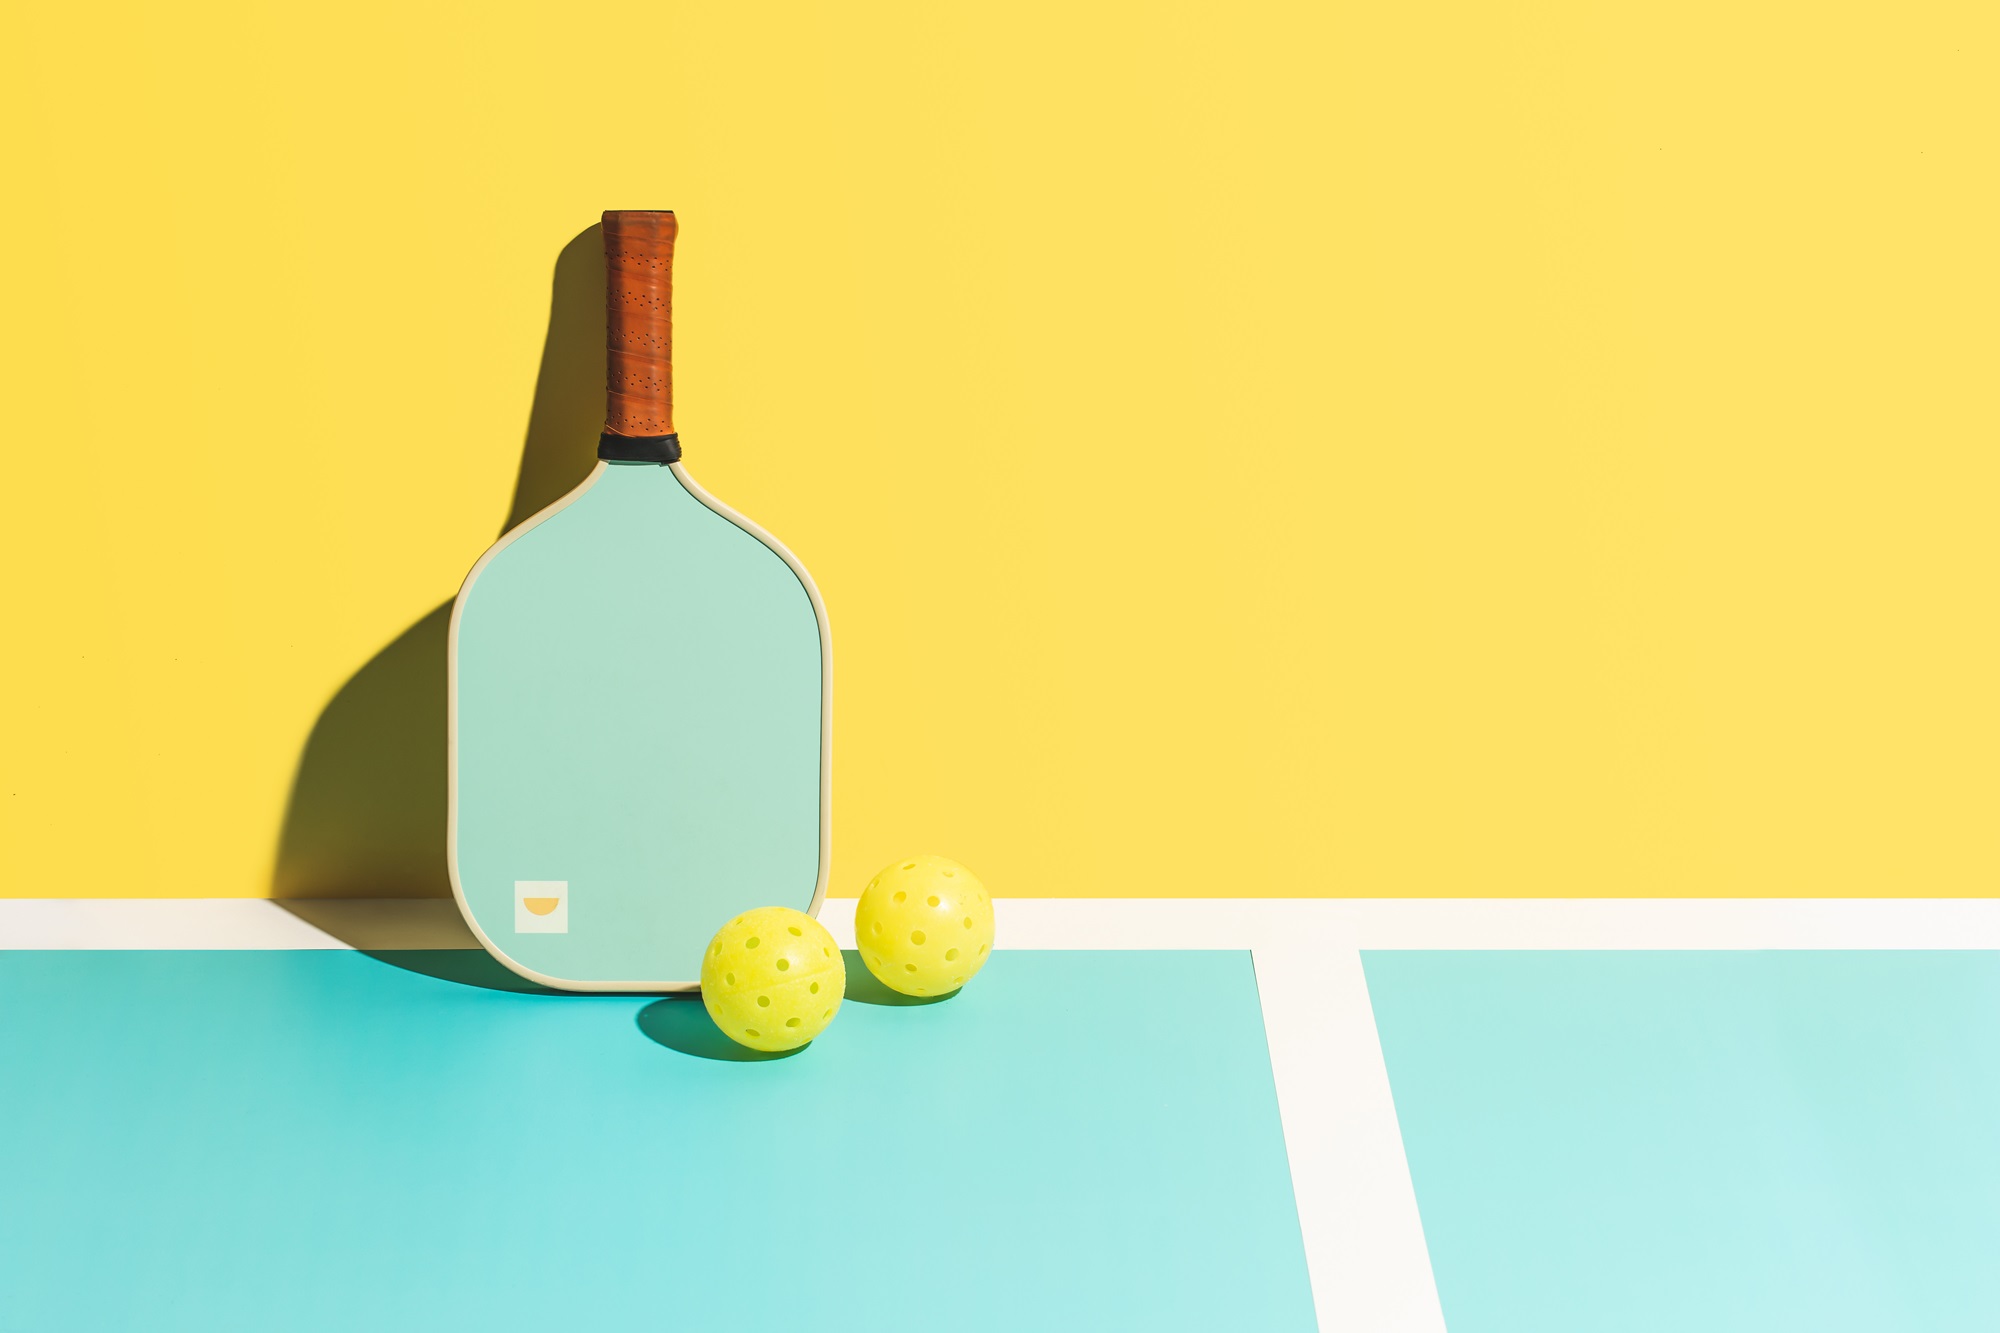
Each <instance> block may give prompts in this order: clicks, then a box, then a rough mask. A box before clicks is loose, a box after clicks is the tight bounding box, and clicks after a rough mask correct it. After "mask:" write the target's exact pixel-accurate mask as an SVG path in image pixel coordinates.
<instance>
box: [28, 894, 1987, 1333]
mask: <svg viewBox="0 0 2000 1333" xmlns="http://www.w3.org/2000/svg"><path fill="white" fill-rule="evenodd" d="M994 907H995V911H996V913H997V916H998V928H999V935H1000V943H1001V944H1003V945H1005V946H1007V947H1009V948H1016V949H1248V950H1250V951H1251V955H1252V958H1253V960H1254V962H1255V966H1256V969H1257V990H1258V996H1259V999H1260V1001H1261V1002H1262V1005H1263V1009H1264V1030H1265V1039H1266V1041H1267V1042H1268V1044H1269V1046H1270V1051H1271V1067H1272V1075H1273V1078H1274V1079H1275V1081H1276V1084H1277V1095H1278V1110H1279V1116H1280V1118H1281V1120H1282V1122H1283V1125H1284V1134H1285V1150H1286V1153H1287V1155H1288V1157H1289V1159H1290V1163H1291V1170H1292V1184H1293V1193H1294V1195H1295V1197H1296V1199H1297V1201H1298V1209H1299V1227H1300V1230H1301V1232H1302V1234H1303V1236H1304V1239H1305V1250H1306V1263H1307V1268H1308V1271H1309V1272H1310V1274H1311V1278H1312V1287H1313V1301H1314V1306H1315V1308H1316V1310H1317V1312H1318V1316H1319V1322H1320V1326H1321V1327H1322V1328H1324V1329H1327V1330H1330V1331H1331V1330H1348V1329H1357V1330H1366V1331H1367V1333H1376V1331H1377V1330H1384V1331H1393V1333H1403V1331H1404V1330H1409V1331H1410V1333H1442V1330H1443V1329H1444V1317H1443V1314H1442V1312H1441V1311H1440V1309H1439V1306H1438V1299H1437V1288H1436V1284H1435V1282H1434V1281H1433V1278H1432V1275H1431V1267H1430V1258H1429V1254H1428V1251H1427V1250H1426V1248H1425V1245H1424V1236H1423V1227H1422V1223H1421V1221H1420V1220H1419V1217H1418V1213H1417V1202H1416V1194H1415V1191H1414V1189H1413V1188H1412V1186H1411V1183H1410V1174H1409V1167H1408V1164H1407V1161H1406V1159H1405V1157H1404V1154H1403V1142H1402V1135H1401V1132H1400V1131H1399V1130H1398V1128H1397V1125H1396V1110H1395V1102H1394V1099H1393V1098H1392V1096H1391V1094H1390V1090H1389V1078H1388V1072H1387V1069H1386V1068H1385V1066H1384V1064H1383V1060H1382V1048H1381V1043H1380V1041H1379V1040H1378V1039H1377V1037H1376V1032H1375V1020H1374V1013H1373V1010H1372V1008H1371V1007H1370V1004H1369V999H1368V987H1367V982H1366V978H1365V977H1364V976H1363V974H1362V970H1361V958H1360V951H1361V950H1363V949H2000V901H1996V900H1989V899H1963V898H1951V899H1847V898H1838V899H1827V898H1812V899H1806V898H1763V899H1700V898H1695V899H1606V898H1590V899H1520V898H1431V899H1405V898H1375V899H1369V898H1349V899H1297V898H1262V899H1242V900H1229V899H1204V898H1090V899H1061V898H1004V899H999V900H997V901H996V902H995V904H994ZM820 919H821V920H822V921H824V922H825V923H826V925H827V928H828V929H829V930H831V931H832V932H833V935H834V937H835V938H836V939H837V940H839V941H840V944H841V947H843V948H852V947H853V945H854V900H853V899H851V898H829V899H827V900H826V901H825V903H824V904H823V906H822V909H821V913H820ZM471 947H476V942H475V941H474V940H473V938H472V935H471V933H470V932H469V931H468V930H467V929H466V928H465V925H464V923H463V922H462V921H461V920H460V919H459V916H458V911H457V908H456V906H455V904H453V903H452V902H451V901H450V900H448V899H423V900H365V899H357V900H351V901H350V900H335V899H319V900H314V901H310V902H298V903H292V904H290V905H289V906H288V907H280V906H279V905H277V904H276V903H273V902H270V901H267V900H264V899H255V898H195V899H190V898H179V899H143V898H123V899H0V949H344V948H366V949H394V948H405V949H408V948H426V949H439V948H471Z"/></svg>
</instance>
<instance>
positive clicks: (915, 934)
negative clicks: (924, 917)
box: [910, 930, 924, 944]
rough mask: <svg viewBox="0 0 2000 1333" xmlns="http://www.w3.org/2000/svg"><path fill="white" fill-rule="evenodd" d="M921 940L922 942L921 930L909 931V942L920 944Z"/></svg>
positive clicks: (922, 934)
mask: <svg viewBox="0 0 2000 1333" xmlns="http://www.w3.org/2000/svg"><path fill="white" fill-rule="evenodd" d="M923 942H924V932H922V931H921V930H913V931H911V932H910V943H912V944H922V943H923Z"/></svg>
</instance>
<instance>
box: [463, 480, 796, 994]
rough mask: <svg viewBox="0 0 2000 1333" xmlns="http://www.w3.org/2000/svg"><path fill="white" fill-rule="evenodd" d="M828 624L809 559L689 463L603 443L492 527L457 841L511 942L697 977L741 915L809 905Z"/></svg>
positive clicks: (469, 644)
mask: <svg viewBox="0 0 2000 1333" xmlns="http://www.w3.org/2000/svg"><path fill="white" fill-rule="evenodd" d="M822 645H823V639H822V635H821V627H820V623H819V617H818V613H817V610H816V608H815V605H814V599H813V598H812V597H811V596H809V595H808V593H807V591H806V587H805V585H804V584H803V583H802V582H801V581H800V577H799V575H798V574H797V573H795V572H794V570H793V568H792V566H791V565H790V564H788V563H787V562H786V560H785V559H784V558H783V557H782V556H780V555H779V554H778V552H776V551H775V550H773V549H772V548H771V547H769V546H766V545H765V544H764V543H763V542H762V541H760V540H759V539H758V538H757V537H755V536H754V535H752V534H751V533H750V532H748V531H746V530H745V529H743V528H741V527H738V526H737V525H736V524H735V523H733V522H731V521H730V520H729V519H727V518H725V517H723V516H722V515H721V514H719V513H717V512H715V511H714V510H712V509H710V508H709V507H708V506H707V505H704V504H703V503H702V502H701V501H700V500H697V499H696V498H695V497H694V495H692V494H690V493H689V491H688V490H687V488H686V487H685V486H684V485H683V484H682V482H681V479H680V477H679V476H678V475H677V472H676V470H675V469H672V468H665V467H656V466H644V465H639V466H617V465H607V466H601V467H600V468H599V469H598V470H597V472H596V474H595V475H594V477H593V479H592V480H591V481H590V482H589V483H586V486H585V488H584V489H583V490H582V491H581V492H580V493H578V494H577V495H576V498H575V499H573V500H572V501H571V502H570V503H569V504H568V505H567V506H566V507H564V508H562V509H560V510H557V511H556V512H554V513H553V514H551V515H550V516H549V517H547V518H546V519H544V520H542V521H541V522H540V523H538V524H536V525H534V526H533V527H531V528H528V529H526V530H524V531H522V532H521V533H520V535H519V536H517V537H515V538H514V540H512V541H511V542H509V543H507V544H505V545H503V546H499V547H496V548H495V549H494V551H493V552H492V553H491V554H490V555H489V556H488V557H487V559H486V560H485V561H484V562H483V564H482V566H481V567H479V568H476V569H475V570H474V572H473V575H472V577H471V578H470V579H468V580H467V581H466V585H465V587H464V589H463V590H461V591H460V593H459V598H458V607H457V612H456V614H455V616H454V619H453V628H452V672H453V680H452V685H453V694H452V699H453V739H452V745H453V749H454V753H453V759H454V765H453V807H452V852H451V855H452V861H453V866H452V869H453V879H454V882H455V884H456V886H457V890H458V893H459V897H460V901H461V905H462V906H463V908H464V909H465V911H466V914H467V916H468V917H469V918H470V919H471V921H472V924H473V925H474V927H475V928H476V929H477V930H478V932H479V933H480V934H481V935H482V936H483V937H484V938H485V939H486V940H487V941H488V944H489V947H491V948H492V949H493V950H494V952H495V954H496V955H498V956H499V957H500V958H501V960H502V961H503V962H508V963H511V964H512V965H513V966H515V967H516V969H517V970H524V971H526V972H528V973H530V974H533V975H535V976H536V977H537V979H539V980H543V981H545V982H546V983H547V984H550V985H557V986H562V985H568V986H571V987H574V988H577V989H604V988H619V987H637V986H659V985H677V984H685V983H692V982H694V981H695V980H697V979H698V977H699V975H700V970H701V951H702V948H703V946H704V945H706V944H707V942H708V940H709V938H710V936H712V935H713V934H714V933H715V931H716V930H717V928H719V927H720V926H721V925H722V924H723V923H724V922H725V921H727V920H728V919H729V918H730V917H732V916H735V915H736V914H737V913H739V912H742V911H744V910H746V909H748V908H751V907H764V906H772V905H779V906H786V907H796V908H798V909H800V910H801V911H806V910H810V909H811V907H812V906H813V903H814V898H815V894H816V892H817V889H818V887H819V883H820V871H821V867H820V858H821V854H822V846H823V839H822V828H821V820H822V817H823V810H824V801H823V794H822V791H821V783H822V772H823V756H822V753H821V748H822V744H823V737H824V722H825V719H824V717H823V715H822V709H823V702H824V689H825V687H824V679H825V670H826V662H825V661H824V654H823V648H822Z"/></svg>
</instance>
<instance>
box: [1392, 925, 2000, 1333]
mask: <svg viewBox="0 0 2000 1333" xmlns="http://www.w3.org/2000/svg"><path fill="white" fill-rule="evenodd" d="M1364 963H1365V966H1366V969H1367V975H1368V988H1369V994H1370V998H1371V1000H1372V1003H1373V1005H1374V1010H1375V1018H1376V1024H1377V1027H1378V1030H1379V1031H1380V1033H1381V1038H1382V1048H1383V1054H1384V1056H1385V1058H1386V1061H1387V1064H1388V1070H1389V1078H1390V1083H1391V1085H1392V1087H1393V1089H1394V1093H1395V1100H1396V1114H1397V1117H1398V1119H1399V1121H1400V1122H1401V1126H1402V1133H1403V1142H1404V1146H1405V1148H1406V1150H1407V1152H1408V1154H1409V1162H1410V1172H1411V1176H1412V1178H1413V1180H1414V1182H1415V1185H1416V1193H1417V1203H1418V1207H1419V1210H1420V1211H1421V1213H1422V1215H1423V1225H1424V1235H1425V1238H1426V1241H1427V1243H1428V1245H1429V1249H1430V1257H1431V1264H1432V1267H1433V1269H1434V1270H1435V1273H1436V1277H1437V1285H1438V1292H1439V1295H1440V1297H1441V1298H1442V1301H1443V1307H1444V1317H1445V1322H1446V1324H1447V1325H1448V1326H1449V1327H1450V1329H1451V1330H1452V1333H1501V1331H1502V1330H1506V1331H1507V1333H1514V1331H1515V1330H1521V1331H1522V1333H1526V1331H1527V1330H1533V1331H1534V1333H1585V1330H1589V1331H1590V1333H1601V1331H1602V1330H1607V1329H1617V1330H1621V1333H1650V1331H1651V1330H1660V1331H1662V1333H1664V1331H1665V1330H1673V1331H1674V1333H1685V1331H1686V1330H1690V1329H1700V1330H1704V1331H1705V1333H1737V1331H1738V1330H1741V1331H1742V1333H1751V1331H1752V1330H1755V1331H1756V1333H1769V1331H1770V1330H1775V1329H1811V1330H1814V1333H1832V1331H1834V1330H1856V1331H1857V1333H1858V1331H1860V1330H1867V1331H1868V1333H1881V1331H1882V1330H1888V1329H1894V1330H1898V1333H1913V1331H1917V1330H1947V1329H1949V1330H1964V1329H1972V1328H1992V1327H1995V1326H1996V1325H2000V1035H1996V1034H2000V954H1994V953H1973V952H1921V953H1918V952H1890V951H1883V952H1865V953H1860V952H1854V953H1849V952H1727V953H1709V952H1674V953H1651V952H1646V953H1630V952H1619V953H1599V952H1562V953H1541V952H1380V953H1368V954H1365V955H1364Z"/></svg>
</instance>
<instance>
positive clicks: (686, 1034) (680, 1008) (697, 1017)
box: [639, 995, 840, 1064]
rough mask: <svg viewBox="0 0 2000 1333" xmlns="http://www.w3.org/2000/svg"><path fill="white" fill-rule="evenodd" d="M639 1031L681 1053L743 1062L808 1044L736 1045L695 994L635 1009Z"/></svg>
mask: <svg viewBox="0 0 2000 1333" xmlns="http://www.w3.org/2000/svg"><path fill="white" fill-rule="evenodd" d="M834 1021H835V1022H839V1021H840V1020H839V1017H838V1016H836V1017H835V1019H834ZM639 1031H641V1032H643V1033H645V1034H646V1035H647V1037H649V1038H651V1039H652V1040H654V1041H656V1042H658V1043H659V1044H660V1045H662V1046H665V1047H667V1048H668V1049H669V1050H675V1051H679V1052H680V1053H681V1054H682V1055H693V1056H697V1057H699V1058H701V1059H703V1060H728V1061H735V1062H739V1063H745V1064H748V1063H752V1062H755V1061H760V1060H787V1059H790V1058H791V1057H792V1056H794V1055H797V1054H798V1053H799V1051H803V1050H805V1049H806V1047H807V1046H811V1045H812V1043H811V1042H807V1043H806V1044H805V1046H800V1047H798V1048H797V1049H795V1050H789V1051H753V1050H751V1049H750V1048H749V1047H748V1046H738V1045H737V1044H736V1043H735V1042H733V1041H731V1040H730V1039H729V1038H727V1037H725V1036H723V1035H722V1029H721V1028H719V1027H717V1026H716V1025H715V1020H713V1019H711V1018H710V1017H709V1016H708V1010H707V1009H706V1008H704V1007H703V1006H702V1003H701V997H700V996H699V995H672V996H669V997H667V998H666V999H664V1000H656V1001H655V1002H653V1003H652V1004H649V1005H647V1006H646V1007H645V1008H644V1009H641V1010H640V1011H639Z"/></svg>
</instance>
